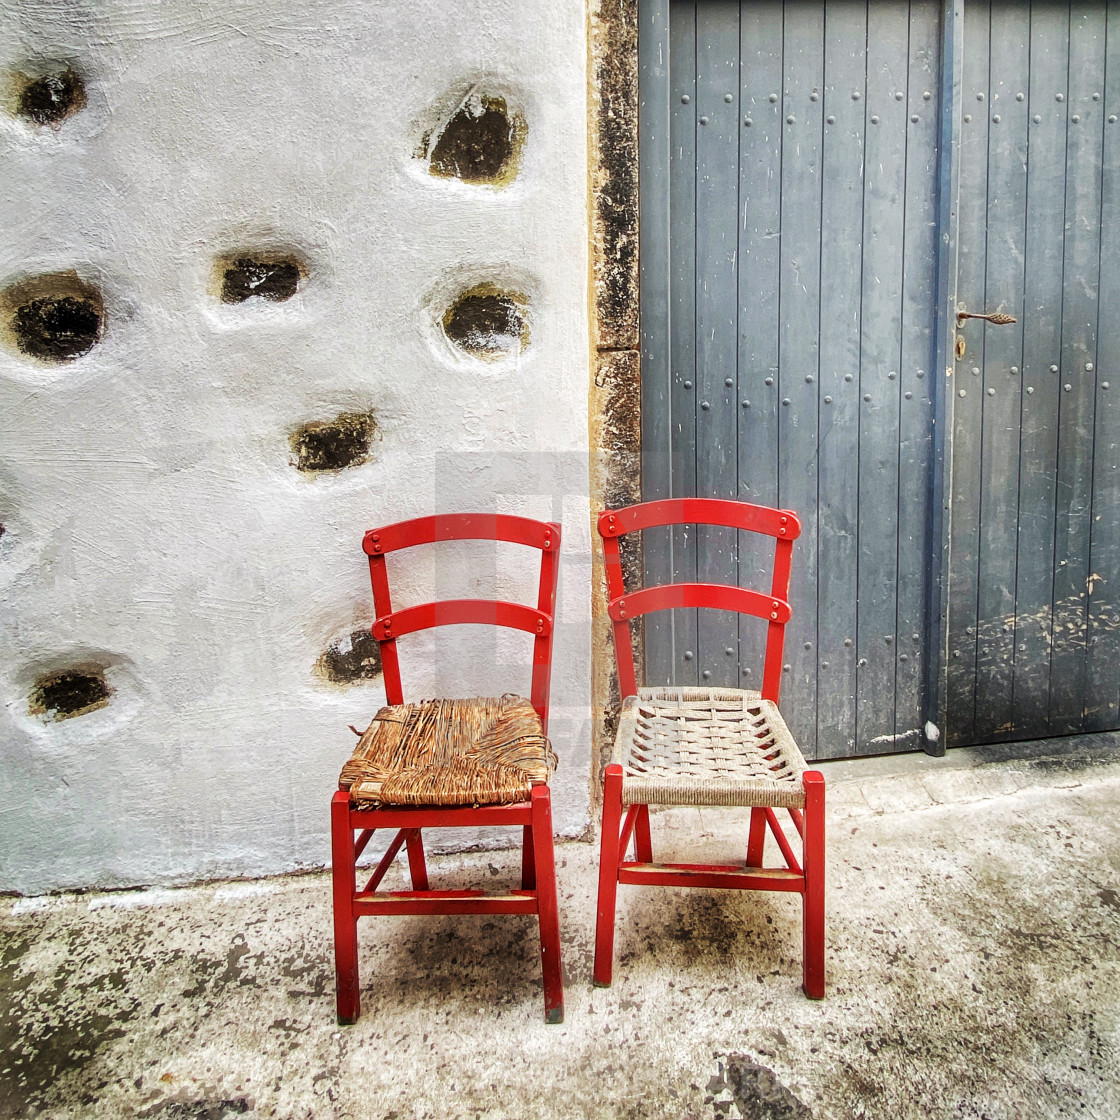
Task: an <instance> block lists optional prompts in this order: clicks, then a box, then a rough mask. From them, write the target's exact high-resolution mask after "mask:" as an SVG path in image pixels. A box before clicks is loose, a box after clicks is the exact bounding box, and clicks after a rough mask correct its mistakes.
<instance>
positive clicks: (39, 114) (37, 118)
mask: <svg viewBox="0 0 1120 1120" xmlns="http://www.w3.org/2000/svg"><path fill="white" fill-rule="evenodd" d="M25 80H26V82H27V84H26V85H24V87H23V89H22V90H20V93H19V96H18V98H17V100H16V113H17V115H18V116H20V117H22V118H23V119H24V120H27V121H31V122H32V123H33V124H44V125H50V126H51V127H52V128H58V127H59V126H60V125H61V124H62V122H63V121H64V120H66V118H67V117H72V116H73V115H74V114H75V113H77V112H80V111H81V110H82V109H84V108H85V105H86V88H85V83H83V81H82V79H81V77H80V76H79V75H78V74H76V73H75V72H74V71H73V70H70V69H67V70H63V71H61V72H59V73H56V74H44V75H43V77H41V78H35V79H25Z"/></svg>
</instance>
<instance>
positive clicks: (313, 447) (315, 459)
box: [289, 412, 377, 472]
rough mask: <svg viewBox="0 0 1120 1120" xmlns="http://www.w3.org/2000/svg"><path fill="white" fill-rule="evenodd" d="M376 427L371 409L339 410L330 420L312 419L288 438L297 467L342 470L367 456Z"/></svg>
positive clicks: (307, 469)
mask: <svg viewBox="0 0 1120 1120" xmlns="http://www.w3.org/2000/svg"><path fill="white" fill-rule="evenodd" d="M376 431H377V422H376V421H375V420H374V417H373V414H372V413H370V412H342V413H339V415H338V416H336V417H335V418H334V419H333V420H325V421H314V422H312V423H310V424H304V425H303V426H302V427H300V428H297V429H296V430H295V431H294V432H292V434H291V436H290V437H289V441H290V443H291V447H292V454H293V455H295V461H294V464H293V465H294V466H295V468H296V470H298V471H310V472H318V471H341V470H345V469H346V468H347V467H356V466H359V465H360V464H362V463H365V462H367V461H368V459H369V447H370V443H371V442H372V440H373V436H374V433H375V432H376Z"/></svg>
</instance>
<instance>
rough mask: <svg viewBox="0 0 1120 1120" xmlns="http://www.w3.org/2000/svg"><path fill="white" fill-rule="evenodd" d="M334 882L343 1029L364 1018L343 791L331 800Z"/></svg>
mask: <svg viewBox="0 0 1120 1120" xmlns="http://www.w3.org/2000/svg"><path fill="white" fill-rule="evenodd" d="M331 880H332V883H333V887H334V962H335V983H336V990H337V996H338V999H337V1009H338V1022H339V1025H340V1026H346V1025H348V1024H350V1023H356V1022H357V1021H358V1016H359V1014H361V997H360V990H359V984H358V919H357V918H356V917H355V915H354V907H353V898H354V888H355V883H354V829H353V828H352V827H351V825H350V795H349V794H348V793H346V792H344V791H343V790H339V791H338V792H336V793H335V795H334V798H333V799H332V800H331Z"/></svg>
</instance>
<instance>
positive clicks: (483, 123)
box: [417, 87, 528, 186]
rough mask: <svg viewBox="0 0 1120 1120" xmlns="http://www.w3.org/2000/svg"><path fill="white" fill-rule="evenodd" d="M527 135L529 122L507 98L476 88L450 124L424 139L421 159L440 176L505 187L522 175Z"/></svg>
mask: <svg viewBox="0 0 1120 1120" xmlns="http://www.w3.org/2000/svg"><path fill="white" fill-rule="evenodd" d="M527 133H528V127H527V125H526V123H525V118H524V117H523V116H522V115H521V114H520V113H518V112H511V111H510V109H509V107H508V106H507V104H506V100H505V98H504V97H499V96H496V95H492V94H486V93H480V92H479V91H478V88H477V87H475V88H473V89H471V90H470V92H469V93H467V95H466V96H465V97H464V98H463V99H462V100H461V101H460V102H459V104H458V106H457V107H456V109H455V111H454V112H453V113H452V114H451V116H450V117H449V118H448V120H447V121H446V123H445V124H443V125H442V126H440V127H439V128H435V129H432V130H431V131H430V132H427V133H426V134H425V135H424V138H423V141H422V143H421V146H420V150H419V151H418V152H417V156H418V157H419V158H421V159H426V160H427V161H428V170H429V171H430V172H431V174H432V175H435V176H438V177H439V178H443V179H461V180H462V181H463V182H464V183H481V184H487V185H490V186H505V185H506V184H508V183H511V182H512V181H513V180H514V179H515V178H516V177H517V171H518V166H519V164H520V160H521V149H522V146H523V145H524V142H525V137H526V135H527Z"/></svg>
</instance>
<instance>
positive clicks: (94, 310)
mask: <svg viewBox="0 0 1120 1120" xmlns="http://www.w3.org/2000/svg"><path fill="white" fill-rule="evenodd" d="M0 317H2V321H0V335H2V337H3V339H4V341H5V342H6V343H7V345H8V346H9V348H11V349H14V350H17V351H18V352H19V353H21V354H26V355H27V356H28V357H31V358H36V359H37V360H39V361H41V362H52V363H58V362H72V361H73V360H74V359H75V358H80V357H81V356H82V355H83V354H88V353H89V352H90V350H92V349H93V347H94V346H95V345H96V344H97V343H98V342H99V341H100V340H101V338H102V336H103V335H104V333H105V304H104V301H103V300H102V298H101V293H100V292H99V291H98V290H97V289H96V288H95V287H94V286H93V285H92V284H89V283H87V282H86V281H84V280H82V279H81V277H79V276H78V274H77V273H76V272H54V273H50V274H47V275H43V276H35V277H32V278H31V279H29V280H22V281H20V282H19V283H16V284H12V285H11V286H10V287H8V288H5V289H4V291H3V292H0Z"/></svg>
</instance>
